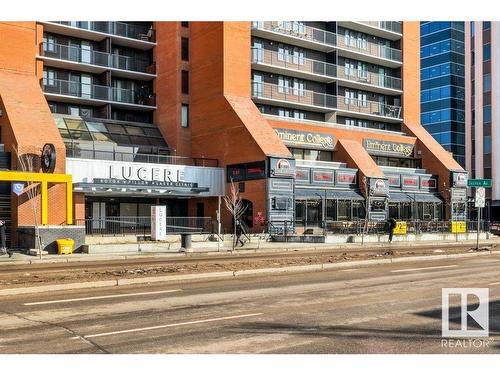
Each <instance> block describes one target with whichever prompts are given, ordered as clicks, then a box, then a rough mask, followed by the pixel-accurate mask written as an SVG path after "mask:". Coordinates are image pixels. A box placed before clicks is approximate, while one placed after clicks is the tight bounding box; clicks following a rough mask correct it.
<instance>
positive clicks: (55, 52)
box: [41, 42, 155, 74]
mask: <svg viewBox="0 0 500 375" xmlns="http://www.w3.org/2000/svg"><path fill="white" fill-rule="evenodd" d="M41 54H42V55H43V56H46V57H51V58H55V59H60V60H66V61H71V62H77V63H83V64H91V65H98V66H102V67H106V68H114V69H122V70H129V71H134V72H140V73H149V74H154V72H155V69H154V64H151V63H150V62H149V61H147V60H144V59H138V58H133V57H129V56H123V55H117V54H112V53H106V52H100V51H94V50H91V49H86V48H83V47H78V46H67V45H63V44H55V43H48V42H43V48H42V51H41Z"/></svg>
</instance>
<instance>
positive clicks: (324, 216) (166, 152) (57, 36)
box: [0, 21, 467, 233]
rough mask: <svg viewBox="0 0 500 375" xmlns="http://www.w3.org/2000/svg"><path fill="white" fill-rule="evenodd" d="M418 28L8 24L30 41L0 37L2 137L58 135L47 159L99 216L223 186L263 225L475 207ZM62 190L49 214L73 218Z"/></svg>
mask: <svg viewBox="0 0 500 375" xmlns="http://www.w3.org/2000/svg"><path fill="white" fill-rule="evenodd" d="M419 29H420V26H419V23H418V22H392V21H391V22H381V21H377V22H372V21H370V22H357V21H349V22H347V21H339V22H335V21H332V22H302V21H284V22H281V21H276V22H272V21H265V22H261V21H256V22H154V23H148V22H127V23H120V22H26V23H1V24H0V34H1V36H2V37H4V39H3V40H15V41H16V44H17V45H21V46H23V47H24V48H22V49H16V52H15V53H14V52H13V51H14V50H13V48H12V45H11V44H8V43H7V44H3V45H0V57H1V59H0V98H1V103H2V107H1V108H0V109H1V110H2V113H3V115H2V117H0V126H1V137H2V138H1V141H2V143H3V144H4V145H5V151H6V158H8V157H9V156H8V153H9V152H12V151H13V148H14V147H17V148H18V149H21V151H22V152H23V153H27V152H32V153H36V154H37V153H39V150H40V149H41V147H42V146H43V145H44V144H45V143H51V144H53V146H54V149H55V150H56V152H57V154H58V155H59V156H58V158H57V161H56V165H55V169H54V171H55V172H58V173H67V174H70V175H71V176H72V179H73V198H74V210H73V212H74V219H75V221H76V222H78V220H84V219H88V220H90V224H89V225H100V224H99V223H100V222H101V220H100V219H102V218H107V217H127V216H142V215H147V214H148V213H149V208H150V206H151V205H154V204H162V205H166V206H167V215H169V216H191V217H202V216H211V217H213V218H215V217H216V212H217V209H218V202H219V199H218V197H219V196H221V195H224V194H225V190H227V187H228V186H229V185H230V184H237V187H238V189H239V191H240V194H241V196H242V198H243V199H244V202H245V205H246V207H247V210H246V212H245V217H244V220H245V221H246V223H247V225H248V226H249V227H250V228H251V229H252V230H253V231H256V232H261V231H262V230H263V229H266V228H268V227H272V228H275V229H276V228H277V229H278V230H280V229H279V228H283V227H284V226H287V227H288V228H289V229H291V230H294V231H296V232H298V233H300V232H302V231H304V230H306V229H308V228H311V227H312V228H320V227H323V228H324V227H329V226H333V225H339V223H341V225H344V224H342V223H345V222H353V221H356V220H359V219H362V218H364V217H365V216H367V217H369V218H370V219H371V220H379V221H382V220H386V219H387V218H388V217H393V218H396V219H402V220H416V219H422V220H439V219H453V220H464V219H465V215H466V210H465V202H464V200H463V197H464V196H465V194H462V193H463V192H464V191H465V185H464V183H466V178H467V175H466V173H465V171H464V170H463V168H462V167H460V165H459V164H458V163H457V162H456V161H454V160H453V158H452V157H451V155H450V154H449V153H448V152H447V151H445V150H444V149H443V148H442V147H441V146H440V145H439V143H438V142H436V140H435V139H433V138H432V136H430V135H429V133H427V132H426V131H425V129H424V128H423V127H422V126H421V124H420V103H419V93H420V77H419V49H420V36H419ZM33 41H35V43H33ZM35 123H36V126H35V125H33V124H35ZM7 164H8V163H7ZM10 165H11V168H12V169H17V168H18V166H17V163H16V160H15V158H13V157H12V155H11V163H10ZM58 189H59V188H58V187H57V186H56V187H53V188H51V189H49V198H50V199H49V206H50V203H51V202H52V203H54V202H57V203H58V205H57V204H56V205H55V209H53V210H52V211H50V212H49V215H48V219H47V222H46V224H61V223H63V224H64V223H65V217H64V215H63V214H62V212H63V211H64V207H63V206H64V205H63V204H62V200H61V199H60V197H61V194H62V192H61V191H60V190H58ZM9 199H11V209H12V218H13V227H14V228H15V227H19V226H25V225H31V224H32V221H33V219H32V218H31V219H30V218H29V217H28V215H26V214H25V212H26V204H27V202H26V200H25V199H23V198H22V197H21V198H17V197H10V196H9ZM66 212H67V210H66ZM222 213H223V224H224V227H226V228H227V229H229V228H231V226H232V223H231V219H230V217H229V215H227V212H224V211H223V212H222ZM42 217H43V216H42ZM30 220H31V221H30Z"/></svg>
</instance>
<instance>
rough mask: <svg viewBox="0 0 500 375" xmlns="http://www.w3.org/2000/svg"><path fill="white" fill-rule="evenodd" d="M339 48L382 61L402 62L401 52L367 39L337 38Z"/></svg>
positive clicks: (343, 36)
mask: <svg viewBox="0 0 500 375" xmlns="http://www.w3.org/2000/svg"><path fill="white" fill-rule="evenodd" d="M337 46H338V47H339V48H343V49H347V50H351V51H355V52H358V53H363V54H366V55H371V56H375V57H380V58H382V59H387V60H393V61H398V62H401V61H402V54H401V50H399V49H395V48H391V47H388V46H384V45H382V44H377V43H372V42H370V41H368V40H366V39H361V38H355V37H351V36H347V35H342V36H340V35H339V37H338V38H337Z"/></svg>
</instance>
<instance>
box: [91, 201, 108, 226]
mask: <svg viewBox="0 0 500 375" xmlns="http://www.w3.org/2000/svg"><path fill="white" fill-rule="evenodd" d="M105 227H106V202H92V229H104V228H105Z"/></svg>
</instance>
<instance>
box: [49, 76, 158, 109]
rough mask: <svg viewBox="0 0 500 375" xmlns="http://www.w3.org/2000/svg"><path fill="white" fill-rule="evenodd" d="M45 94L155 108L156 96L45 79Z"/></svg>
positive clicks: (146, 91) (141, 92)
mask: <svg viewBox="0 0 500 375" xmlns="http://www.w3.org/2000/svg"><path fill="white" fill-rule="evenodd" d="M43 89H44V92H45V93H48V94H56V95H67V96H73V97H76V98H81V99H90V100H92V99H94V100H104V101H111V102H119V103H128V104H137V105H144V106H155V96H154V95H153V94H151V93H149V92H148V90H147V89H145V88H144V89H141V90H130V89H120V88H116V87H110V86H101V85H94V84H88V83H81V82H73V81H64V80H61V79H50V78H49V79H44V80H43Z"/></svg>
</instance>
